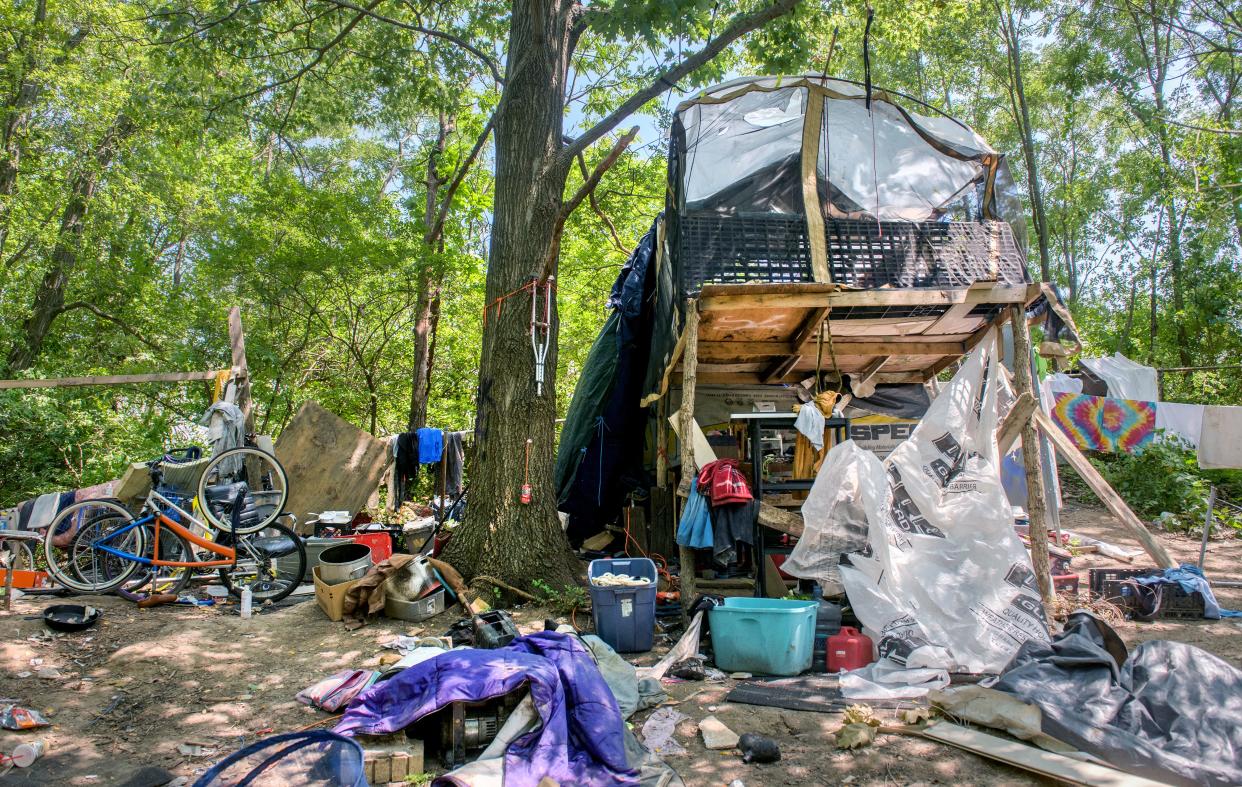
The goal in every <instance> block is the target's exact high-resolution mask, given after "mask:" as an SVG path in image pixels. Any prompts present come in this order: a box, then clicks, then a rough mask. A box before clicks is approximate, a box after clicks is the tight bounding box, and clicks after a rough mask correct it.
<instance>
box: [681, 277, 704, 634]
mask: <svg viewBox="0 0 1242 787" xmlns="http://www.w3.org/2000/svg"><path fill="white" fill-rule="evenodd" d="M698 306H699V305H698V302H696V301H695V300H694V299H693V298H689V299H687V300H686V328H685V330H684V331H683V333H684V334H685V339H686V348H685V352H684V354H683V356H682V362H681V409H680V410H679V411H678V417H679V418H680V427H681V429H680V430H681V441H680V443H679V446H680V449H681V483H680V484H679V485H678V489H677V491H678V494H679V495H682V496H688V495H689V494H690V479H691V478H692V477H693V476H694V475H695V474H696V473H697V472H698V465H696V464H695V463H694V427H695V421H694V392H695V387H696V384H697V381H696V379H695V375H696V373H697V371H698V369H697V367H698V363H699V308H698ZM683 488H684V495H683V494H682V493H683ZM683 511H684V506H683ZM680 524H681V523H680V522H678V525H679V526H680ZM677 555H678V560H679V562H680V564H681V569H680V574H679V578H680V580H681V612H682V616H683V617H687V618H688V617H689V609H690V604H691V602H693V601H694V550H693V549H691V548H690V547H688V546H684V545H680V544H679V545H678V547H677Z"/></svg>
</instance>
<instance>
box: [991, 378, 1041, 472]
mask: <svg viewBox="0 0 1242 787" xmlns="http://www.w3.org/2000/svg"><path fill="white" fill-rule="evenodd" d="M1038 406H1039V405H1038V404H1037V403H1036V401H1035V397H1034V396H1032V395H1031V392H1030V391H1024V392H1023V393H1022V395H1021V396H1019V397H1018V399H1017V401H1015V402H1014V403H1013V407H1010V408H1009V414H1008V415H1006V416H1005V422H1004V423H1003V424H1001V427H1000V429H998V430H997V432H996V445H997V447H998V448H1000V453H1001V456H1004V455H1005V454H1007V453H1009V449H1011V448H1013V444H1014V443H1016V442H1018V437H1019V436H1020V435H1021V434H1022V429H1023V427H1025V426H1026V425H1027V424H1028V423H1030V420H1031V413H1033V412H1035V408H1036V407H1038Z"/></svg>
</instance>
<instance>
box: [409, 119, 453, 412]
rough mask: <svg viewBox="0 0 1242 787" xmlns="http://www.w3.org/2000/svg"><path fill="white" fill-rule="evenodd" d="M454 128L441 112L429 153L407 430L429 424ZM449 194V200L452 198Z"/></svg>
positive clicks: (451, 122)
mask: <svg viewBox="0 0 1242 787" xmlns="http://www.w3.org/2000/svg"><path fill="white" fill-rule="evenodd" d="M454 127H455V123H454V121H453V118H451V117H449V116H447V115H445V114H444V113H440V129H439V132H438V134H437V135H436V141H435V144H434V145H433V146H432V148H431V151H430V153H429V154H428V156H427V177H426V201H425V204H424V207H423V227H424V230H423V245H424V247H425V254H424V258H423V264H422V267H421V268H420V269H419V272H418V285H417V286H418V300H417V301H416V303H415V305H414V309H415V312H414V313H415V318H414V371H413V373H412V374H411V380H410V417H409V420H408V429H409V430H410V431H413V430H415V429H421V428H423V427H424V426H426V425H427V397H428V396H429V395H430V393H431V369H432V365H433V364H434V361H435V359H434V355H435V332H436V327H437V326H438V325H439V323H440V282H439V276H433V275H432V267H433V260H432V258H433V255H434V253H435V251H436V246H437V244H438V245H439V250H440V251H441V252H443V251H444V241H443V231H444V226H443V224H442V220H441V219H440V218H439V215H440V187H441V186H443V185H444V182H445V178H444V177H443V176H442V175H441V174H440V172H439V164H440V157H441V156H442V155H443V154H444V149H445V146H446V145H447V144H448V136H449V134H450V133H452V131H453V129H454ZM452 198H453V196H452V195H451V194H450V195H448V196H447V197H446V199H449V200H451V199H452Z"/></svg>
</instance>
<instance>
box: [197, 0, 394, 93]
mask: <svg viewBox="0 0 1242 787" xmlns="http://www.w3.org/2000/svg"><path fill="white" fill-rule="evenodd" d="M333 1H334V2H336V1H337V0H333ZM382 2H384V0H371V2H370V3H369V4H368V5H367V7H366V8H359V7H358V6H353V5H348V4H345V3H340V2H337V4H338V5H342V6H345V7H348V8H354V9H355V10H357V11H358V12H359V13H357V14H355V15H354V18H353V19H351V20H349V22H347V23H346V24H345V26H344V27H343V28H341V30H340V32H338V33H337V34H336V35H335V36H333V38H332V40H331V41H329V42H328V43H326V44H324V45H323V46H320V47H315V56H314V57H312V58H311V59H310V62H309V63H307V64H306V65H304V66H302V67H301V68H299V69H298V70H297V71H296V72H294V73H293V74H292V75H290V76H287V77H285V78H283V79H277V80H275V81H272V82H269V83H267V84H266V85H264V86H263V87H259V88H255V89H254V90H251V91H249V92H247V93H242V94H241V95H240V96H234V97H233V98H232V100H233V101H241V100H243V99H247V98H251V97H252V96H257V95H260V94H263V93H266V92H267V91H269V90H272V89H273V88H278V87H280V86H281V85H287V84H289V83H290V82H295V81H299V80H301V79H302V77H304V76H306V75H307V73H309V72H310V70H311V69H313V68H314V67H315V66H317V65H319V63H320V62H321V61H322V60H323V58H324V56H325V55H327V54H328V52H329V50H331V49H332V48H333V47H335V46H336V45H337V44H339V43H341V42H342V41H344V40H345V37H346V36H348V35H349V34H350V33H351V32H353V29H354V28H355V27H357V26H358V23H359V22H361V21H362V20H363V19H365V18H366V17H367V16H368V15H369V14H370V13H371V9H372V8H375V7H376V6H378V5H379V4H380V3H382ZM216 108H217V109H218V108H219V107H216Z"/></svg>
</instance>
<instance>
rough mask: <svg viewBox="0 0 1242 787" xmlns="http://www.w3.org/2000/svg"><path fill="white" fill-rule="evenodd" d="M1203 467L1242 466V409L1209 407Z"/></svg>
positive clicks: (1201, 456) (1201, 444)
mask: <svg viewBox="0 0 1242 787" xmlns="http://www.w3.org/2000/svg"><path fill="white" fill-rule="evenodd" d="M1199 467H1201V468H1203V469H1204V470H1223V469H1229V468H1239V467H1242V407H1205V408H1204V410H1203V431H1202V434H1201V435H1200V436H1199Z"/></svg>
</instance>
